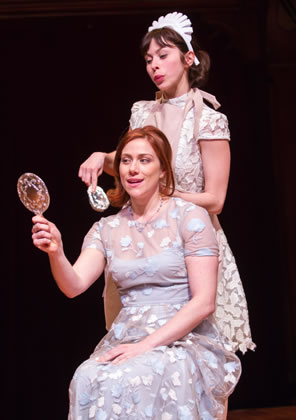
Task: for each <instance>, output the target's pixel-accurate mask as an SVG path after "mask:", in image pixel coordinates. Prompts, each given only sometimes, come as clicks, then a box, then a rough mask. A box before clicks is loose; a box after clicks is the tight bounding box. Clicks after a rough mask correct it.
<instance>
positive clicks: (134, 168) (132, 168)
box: [129, 159, 139, 174]
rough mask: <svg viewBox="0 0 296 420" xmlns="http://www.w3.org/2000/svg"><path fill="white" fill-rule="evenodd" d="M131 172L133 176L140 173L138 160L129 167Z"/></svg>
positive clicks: (133, 161)
mask: <svg viewBox="0 0 296 420" xmlns="http://www.w3.org/2000/svg"><path fill="white" fill-rule="evenodd" d="M129 171H130V173H131V174H135V173H138V172H139V169H138V161H137V160H136V159H134V160H132V162H131V164H130V167H129Z"/></svg>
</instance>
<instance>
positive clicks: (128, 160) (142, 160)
mask: <svg viewBox="0 0 296 420" xmlns="http://www.w3.org/2000/svg"><path fill="white" fill-rule="evenodd" d="M136 160H137V161H138V162H140V163H144V164H145V163H150V162H151V160H152V159H151V158H150V157H140V158H138V159H136ZM132 161H133V159H131V158H128V157H122V158H121V160H120V163H122V164H123V165H128V164H130V163H131V162H132Z"/></svg>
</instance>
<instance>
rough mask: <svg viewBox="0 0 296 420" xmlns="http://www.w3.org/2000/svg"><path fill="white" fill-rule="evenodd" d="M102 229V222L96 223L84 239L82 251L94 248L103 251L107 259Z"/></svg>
mask: <svg viewBox="0 0 296 420" xmlns="http://www.w3.org/2000/svg"><path fill="white" fill-rule="evenodd" d="M101 228H102V221H101V220H100V221H99V222H96V223H94V224H93V226H92V227H91V228H90V230H89V231H88V233H87V234H86V235H85V237H84V241H83V244H82V250H84V249H86V248H93V249H97V250H98V251H101V252H102V254H103V255H104V256H105V257H106V252H105V248H104V246H103V241H102V237H101Z"/></svg>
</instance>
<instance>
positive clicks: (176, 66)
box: [145, 39, 190, 98]
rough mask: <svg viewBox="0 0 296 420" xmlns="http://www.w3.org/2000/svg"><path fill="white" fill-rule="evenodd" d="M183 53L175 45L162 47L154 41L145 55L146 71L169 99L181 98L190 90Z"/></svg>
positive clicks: (187, 66)
mask: <svg viewBox="0 0 296 420" xmlns="http://www.w3.org/2000/svg"><path fill="white" fill-rule="evenodd" d="M180 54H181V52H180V50H179V48H177V47H176V46H175V45H171V46H170V47H161V46H160V45H158V44H157V42H156V41H155V40H154V39H152V41H151V43H150V46H149V49H148V51H147V53H146V55H145V60H146V70H147V73H148V74H149V76H150V78H151V80H152V81H153V83H155V85H156V86H157V87H158V89H160V90H161V91H163V92H165V94H166V96H167V97H168V98H174V97H177V96H181V95H183V94H184V93H186V92H188V91H189V89H190V86H189V81H188V68H189V65H188V64H187V62H186V55H185V62H184V63H183V62H182V61H181V55H180Z"/></svg>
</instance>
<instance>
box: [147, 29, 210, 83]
mask: <svg viewBox="0 0 296 420" xmlns="http://www.w3.org/2000/svg"><path fill="white" fill-rule="evenodd" d="M152 39H154V40H155V42H156V43H157V44H158V45H159V46H160V47H171V46H172V45H175V46H176V47H177V48H179V50H180V52H181V60H182V62H184V60H185V59H184V54H186V53H187V52H188V47H187V45H186V42H185V41H184V39H183V38H182V37H181V35H179V34H178V33H177V32H176V31H174V30H173V29H171V28H167V27H164V28H161V29H154V30H153V31H151V32H147V34H146V35H145V36H144V38H143V39H142V43H141V46H140V48H141V52H142V55H143V57H145V55H146V53H147V51H148V49H149V46H150V43H151V41H152ZM191 45H192V48H193V51H194V53H195V55H196V57H197V58H198V60H199V64H198V65H196V64H194V63H193V64H192V66H191V67H190V68H189V72H188V80H189V85H190V87H191V88H194V87H197V88H200V87H203V86H204V85H205V84H206V82H207V80H208V76H209V70H210V66H211V61H210V56H209V54H208V53H207V52H206V51H204V50H202V49H201V48H200V46H199V44H198V43H197V41H196V39H195V38H194V36H192V40H191Z"/></svg>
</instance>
